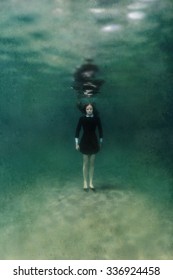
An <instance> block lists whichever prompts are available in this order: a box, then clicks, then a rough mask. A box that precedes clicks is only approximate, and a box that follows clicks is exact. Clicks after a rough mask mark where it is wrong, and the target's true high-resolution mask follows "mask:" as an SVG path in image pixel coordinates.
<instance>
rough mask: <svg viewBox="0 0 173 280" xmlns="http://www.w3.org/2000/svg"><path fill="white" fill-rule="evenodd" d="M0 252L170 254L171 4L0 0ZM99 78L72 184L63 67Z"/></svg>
mask: <svg viewBox="0 0 173 280" xmlns="http://www.w3.org/2000/svg"><path fill="white" fill-rule="evenodd" d="M0 30H1V34H0V68H1V75H0V94H1V97H0V98H1V102H0V126H1V129H0V258H1V259H172V258H173V240H172V236H173V222H172V218H173V217H172V200H173V173H172V168H173V133H172V126H173V113H172V112H173V110H172V107H173V97H172V88H173V76H172V75H173V63H172V61H173V37H172V34H173V3H172V0H138V1H137V0H136V1H135V0H134V1H132V0H129V1H128V0H121V1H120V0H114V1H113V0H108V1H107V0H92V1H85V0H30V1H27V0H6V1H5V0H1V1H0ZM86 57H92V58H93V59H94V60H95V62H96V64H97V65H98V66H99V67H100V70H101V72H100V74H101V76H102V77H103V78H104V79H105V84H104V86H103V87H102V89H101V93H100V95H99V96H98V99H97V106H98V109H99V111H100V116H101V119H102V123H103V128H104V144H103V148H102V151H101V152H100V153H99V154H98V156H97V158H96V170H95V186H96V187H97V192H96V193H94V194H93V193H91V192H89V193H87V194H86V193H83V191H82V156H81V154H79V153H78V152H76V151H75V148H74V131H75V127H76V123H77V121H78V118H79V116H80V112H79V111H78V109H77V108H76V96H75V93H74V91H73V90H72V89H71V84H72V74H73V72H74V70H75V67H76V66H79V65H81V64H82V63H83V61H84V59H85V58H86Z"/></svg>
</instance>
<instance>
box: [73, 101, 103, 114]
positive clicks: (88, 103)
mask: <svg viewBox="0 0 173 280" xmlns="http://www.w3.org/2000/svg"><path fill="white" fill-rule="evenodd" d="M88 105H91V106H92V107H93V114H94V115H95V116H98V115H99V112H98V110H97V108H96V105H95V103H93V102H87V103H85V104H82V103H78V104H77V107H78V108H79V110H80V111H81V112H82V113H83V114H86V107H87V106H88Z"/></svg>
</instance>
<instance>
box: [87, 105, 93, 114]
mask: <svg viewBox="0 0 173 280" xmlns="http://www.w3.org/2000/svg"><path fill="white" fill-rule="evenodd" d="M86 113H87V115H92V114H93V106H92V105H90V104H89V105H88V106H87V107H86Z"/></svg>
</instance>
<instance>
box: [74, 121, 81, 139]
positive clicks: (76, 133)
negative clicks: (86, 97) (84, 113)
mask: <svg viewBox="0 0 173 280" xmlns="http://www.w3.org/2000/svg"><path fill="white" fill-rule="evenodd" d="M81 127H82V120H81V118H80V119H79V121H78V124H77V127H76V132H75V138H79V134H80V130H81Z"/></svg>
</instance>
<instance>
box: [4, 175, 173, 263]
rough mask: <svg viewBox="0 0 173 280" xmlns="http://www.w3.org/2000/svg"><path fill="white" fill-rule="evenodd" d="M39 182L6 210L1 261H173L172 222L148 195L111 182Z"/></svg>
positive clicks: (16, 197) (7, 206)
mask: <svg viewBox="0 0 173 280" xmlns="http://www.w3.org/2000/svg"><path fill="white" fill-rule="evenodd" d="M96 187H97V190H96V192H92V191H89V192H87V193H86V192H84V191H83V189H82V187H81V182H78V181H76V182H75V181H73V182H66V183H65V184H64V183H63V184H62V185H61V184H60V182H58V181H53V180H52V181H51V180H50V181H47V182H46V181H45V180H43V182H41V181H39V182H38V184H36V186H34V188H32V189H29V188H27V189H26V191H23V192H22V193H20V194H17V195H16V196H15V197H14V198H13V199H11V200H10V201H9V203H7V204H6V206H5V207H4V210H3V211H2V212H1V215H0V221H1V228H0V248H1V249H0V259H4V260H5V259H6V260H7V259H12V260H15V259H41V260H44V259H50V260H51V259H58V260H60V259H62V260H64V259H74V260H75V259H88V260H90V259H95V260H99V259H105V260H106V259H172V258H173V251H172V246H171V240H172V237H171V236H172V221H170V219H169V218H168V220H166V219H165V218H163V217H162V216H161V215H160V211H158V210H157V208H156V207H155V205H153V203H152V201H150V199H149V197H147V196H146V195H144V194H143V195H142V194H140V193H137V192H136V191H135V190H128V189H126V188H121V187H120V186H118V184H116V181H115V180H113V179H112V183H109V185H101V184H100V185H99V183H98V184H97V186H96Z"/></svg>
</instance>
